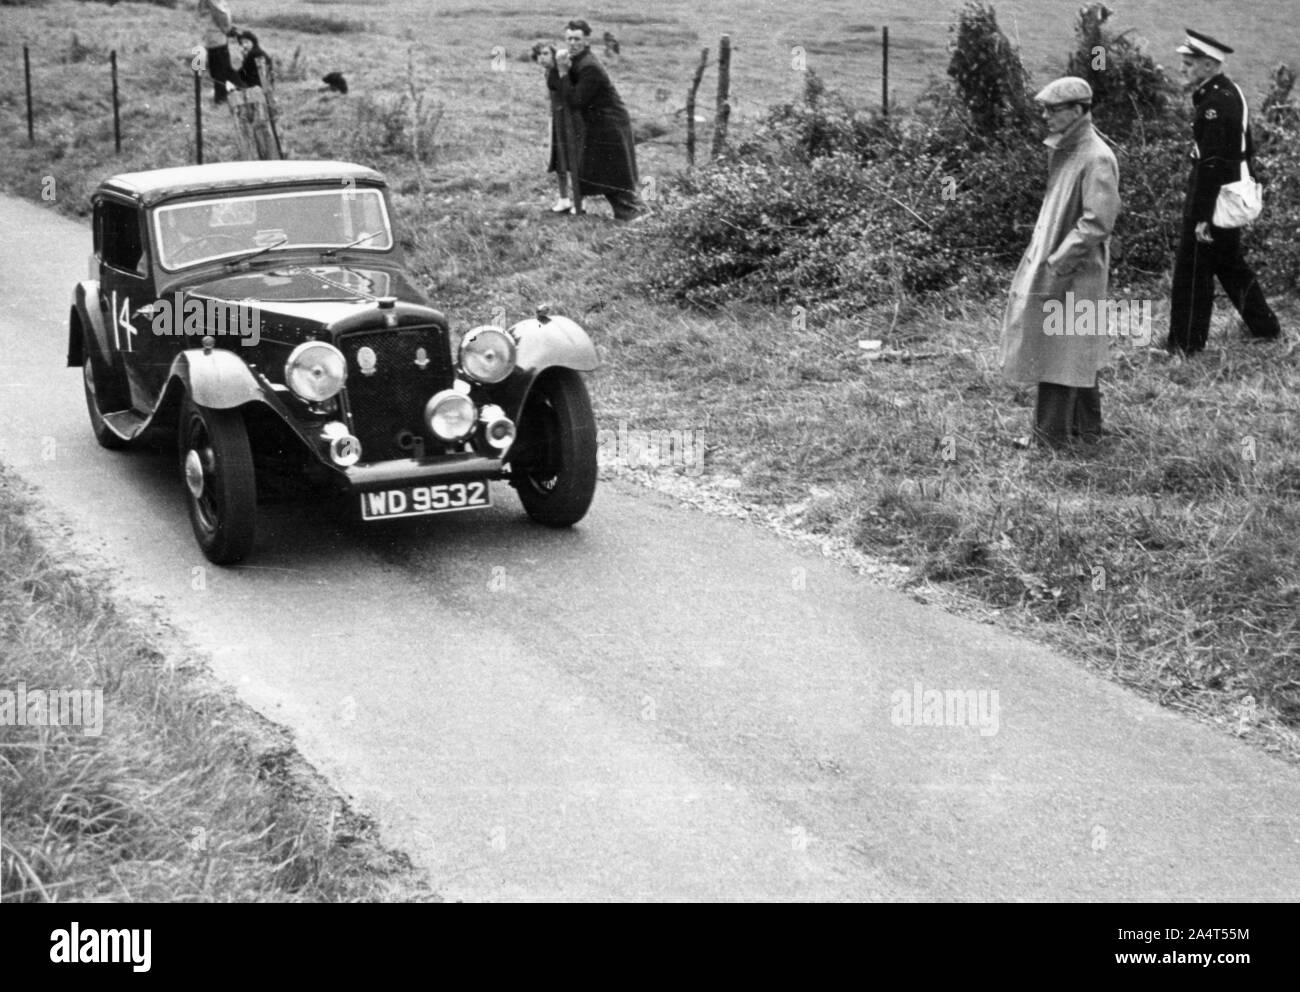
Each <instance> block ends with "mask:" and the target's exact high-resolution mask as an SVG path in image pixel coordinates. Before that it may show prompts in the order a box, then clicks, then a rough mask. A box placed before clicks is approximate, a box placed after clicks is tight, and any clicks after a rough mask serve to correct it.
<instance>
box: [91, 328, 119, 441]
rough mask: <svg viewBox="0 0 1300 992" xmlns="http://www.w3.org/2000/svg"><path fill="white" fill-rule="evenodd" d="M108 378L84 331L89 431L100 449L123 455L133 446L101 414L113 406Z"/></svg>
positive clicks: (92, 343) (106, 371) (92, 340)
mask: <svg viewBox="0 0 1300 992" xmlns="http://www.w3.org/2000/svg"><path fill="white" fill-rule="evenodd" d="M108 377H109V372H108V370H107V369H106V368H105V367H104V363H103V360H102V359H101V358H100V357H99V352H98V351H97V350H96V349H95V340H94V337H93V336H92V335H91V334H90V332H88V331H85V330H83V331H82V332H81V387H82V391H83V392H84V393H85V394H86V413H87V414H89V415H90V430H91V433H93V434H94V435H95V440H96V441H98V442H99V446H100V447H101V448H108V449H110V450H112V451H121V450H122V449H124V448H127V447H129V446H130V445H129V444H128V443H127V442H126V441H124V440H123V439H122V438H121V437H120V436H119V435H118V434H117V433H116V432H115V431H114V430H113V429H112V428H111V427H109V426H108V424H107V423H106V422H105V420H104V414H103V412H102V411H103V409H104V404H105V403H109V404H112V396H111V395H110V394H109V392H108V390H107V389H106V388H105V385H106V383H107V381H108ZM112 405H115V406H120V405H121V404H112Z"/></svg>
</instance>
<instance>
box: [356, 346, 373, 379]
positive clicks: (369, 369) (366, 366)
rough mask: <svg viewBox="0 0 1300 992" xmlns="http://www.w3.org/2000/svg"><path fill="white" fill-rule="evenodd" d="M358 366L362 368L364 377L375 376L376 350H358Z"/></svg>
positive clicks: (363, 348) (362, 348) (365, 348)
mask: <svg viewBox="0 0 1300 992" xmlns="http://www.w3.org/2000/svg"><path fill="white" fill-rule="evenodd" d="M357 365H359V366H360V367H361V374H362V375H374V374H375V350H374V349H373V348H367V347H361V348H358V349H357Z"/></svg>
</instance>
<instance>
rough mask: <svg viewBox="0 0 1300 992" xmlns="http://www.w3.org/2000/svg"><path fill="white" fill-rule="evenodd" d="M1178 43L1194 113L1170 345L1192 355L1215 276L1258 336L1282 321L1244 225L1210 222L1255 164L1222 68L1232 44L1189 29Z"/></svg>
mask: <svg viewBox="0 0 1300 992" xmlns="http://www.w3.org/2000/svg"><path fill="white" fill-rule="evenodd" d="M1177 51H1178V54H1180V55H1181V56H1182V57H1183V77H1184V78H1185V79H1186V80H1187V85H1188V86H1189V87H1191V88H1193V89H1192V104H1193V106H1194V107H1195V110H1196V120H1195V122H1194V123H1193V125H1192V137H1193V139H1194V141H1195V146H1194V148H1193V149H1192V159H1193V162H1192V171H1191V175H1190V176H1188V179H1187V198H1186V200H1185V201H1184V204H1183V230H1182V238H1181V240H1180V241H1179V245H1178V257H1177V259H1176V260H1175V262H1174V285H1173V299H1172V301H1171V305H1170V311H1169V340H1168V342H1167V347H1168V349H1169V350H1170V351H1171V352H1182V353H1184V354H1188V355H1193V354H1195V353H1196V352H1198V351H1201V350H1202V349H1204V347H1205V339H1206V338H1207V337H1208V336H1209V333H1210V312H1211V310H1212V309H1213V305H1214V279H1215V277H1216V276H1217V277H1218V279H1219V282H1220V283H1222V284H1223V288H1224V290H1225V291H1227V294H1228V299H1230V300H1232V305H1233V306H1234V307H1236V308H1237V312H1238V313H1240V314H1241V317H1242V320H1244V321H1245V322H1246V327H1247V329H1248V331H1249V334H1250V336H1251V337H1252V338H1258V339H1273V338H1277V337H1278V336H1279V335H1280V334H1281V328H1280V327H1279V326H1278V322H1277V317H1276V316H1275V315H1274V314H1273V311H1272V310H1271V309H1270V308H1269V305H1268V301H1267V300H1266V299H1264V291H1263V290H1262V289H1261V288H1260V285H1259V280H1258V279H1256V278H1255V273H1254V272H1253V271H1252V270H1251V268H1250V266H1249V265H1247V264H1246V259H1245V258H1244V257H1243V255H1242V253H1241V230H1240V229H1239V228H1221V227H1215V226H1214V225H1213V224H1212V223H1211V218H1212V217H1213V216H1214V204H1215V201H1216V200H1217V199H1218V196H1219V187H1220V186H1222V185H1223V184H1224V183H1234V182H1237V181H1238V180H1239V179H1240V178H1241V163H1242V161H1243V160H1244V161H1246V162H1247V163H1248V164H1249V163H1250V160H1251V156H1252V154H1253V152H1254V148H1253V145H1252V143H1251V139H1250V135H1249V133H1246V134H1245V135H1244V137H1245V148H1244V150H1243V147H1242V139H1243V130H1242V128H1243V122H1244V119H1245V116H1246V113H1247V110H1246V100H1245V97H1244V96H1243V95H1242V92H1241V90H1240V89H1239V88H1238V87H1237V86H1236V85H1235V84H1234V83H1233V82H1232V81H1231V80H1229V79H1228V77H1227V76H1225V75H1224V74H1223V60H1224V58H1225V57H1226V56H1227V55H1228V54H1230V53H1231V52H1232V49H1231V48H1229V47H1228V46H1227V45H1225V44H1223V42H1221V41H1215V40H1214V39H1213V38H1211V37H1210V36H1209V35H1204V34H1200V33H1199V32H1196V31H1192V30H1190V29H1188V31H1187V37H1186V39H1185V40H1184V42H1183V44H1181V45H1179V46H1178V49H1177Z"/></svg>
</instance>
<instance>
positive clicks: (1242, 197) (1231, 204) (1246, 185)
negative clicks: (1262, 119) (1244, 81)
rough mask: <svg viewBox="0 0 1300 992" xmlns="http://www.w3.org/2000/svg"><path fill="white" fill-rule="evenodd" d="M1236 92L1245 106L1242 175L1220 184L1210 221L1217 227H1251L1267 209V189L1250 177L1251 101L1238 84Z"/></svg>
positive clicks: (1242, 111)
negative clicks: (1261, 212) (1247, 154)
mask: <svg viewBox="0 0 1300 992" xmlns="http://www.w3.org/2000/svg"><path fill="white" fill-rule="evenodd" d="M1233 85H1236V84H1235V83H1234V84H1233ZM1237 95H1238V96H1240V97H1241V107H1242V110H1241V179H1239V180H1238V181H1237V182H1235V183H1224V184H1223V185H1222V186H1220V187H1219V198H1218V199H1217V200H1215V202H1214V218H1213V220H1211V221H1210V223H1211V224H1213V225H1214V226H1215V227H1223V228H1233V227H1249V226H1250V225H1251V224H1253V223H1254V222H1255V220H1256V219H1257V218H1258V217H1259V215H1260V211H1262V210H1263V209H1264V189H1263V187H1262V186H1260V184H1259V183H1257V182H1255V180H1254V179H1252V178H1251V175H1250V171H1249V170H1248V169H1247V168H1246V128H1247V127H1248V126H1249V120H1250V105H1249V104H1248V103H1246V95H1245V94H1244V93H1242V92H1241V87H1240V86H1237Z"/></svg>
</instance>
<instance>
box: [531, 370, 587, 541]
mask: <svg viewBox="0 0 1300 992" xmlns="http://www.w3.org/2000/svg"><path fill="white" fill-rule="evenodd" d="M510 484H511V485H512V486H514V487H515V489H516V490H517V491H518V493H519V501H520V502H521V503H523V504H524V510H525V511H527V513H528V515H529V516H530V517H531V518H532V519H534V520H536V521H537V522H538V523H541V524H545V525H546V526H548V527H569V526H572V525H573V524H575V523H577V522H578V521H579V520H581V519H582V518H583V517H584V516H586V513H587V510H588V508H589V507H590V506H591V500H592V497H593V496H595V494H596V420H595V417H594V416H593V414H592V412H591V397H590V396H588V395H587V387H586V385H585V384H584V383H583V381H582V377H581V376H580V375H578V373H577V372H574V371H573V370H571V369H561V368H555V369H548V370H547V371H546V372H543V373H542V375H541V377H540V378H538V380H537V382H536V383H534V384H533V388H532V390H531V391H530V392H529V394H528V398H527V399H526V400H525V401H524V409H523V413H522V415H521V416H520V418H519V436H518V438H517V439H516V440H515V445H514V447H513V448H512V449H511V454H510Z"/></svg>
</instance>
